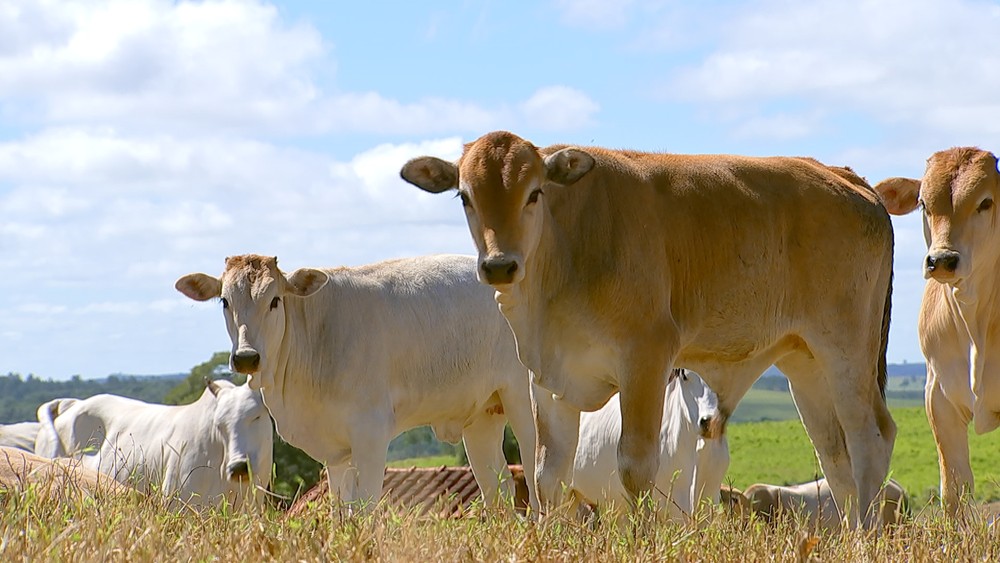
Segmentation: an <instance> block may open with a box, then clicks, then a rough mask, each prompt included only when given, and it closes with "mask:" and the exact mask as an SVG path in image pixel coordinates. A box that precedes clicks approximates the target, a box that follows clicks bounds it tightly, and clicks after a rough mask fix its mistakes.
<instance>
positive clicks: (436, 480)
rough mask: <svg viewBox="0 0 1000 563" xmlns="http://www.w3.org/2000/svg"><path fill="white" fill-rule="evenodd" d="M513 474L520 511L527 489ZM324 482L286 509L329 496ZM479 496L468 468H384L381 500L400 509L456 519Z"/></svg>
mask: <svg viewBox="0 0 1000 563" xmlns="http://www.w3.org/2000/svg"><path fill="white" fill-rule="evenodd" d="M510 470H511V473H512V474H513V475H514V485H515V499H514V504H515V508H516V509H517V510H518V511H521V512H523V511H524V510H525V509H526V507H527V505H528V490H527V487H526V485H525V481H524V470H523V468H522V467H521V466H520V465H511V466H510ZM329 490H330V489H329V483H328V482H327V479H326V478H325V477H324V478H321V479H320V482H319V483H317V484H316V486H315V487H313V488H312V489H310V490H309V491H307V492H306V493H305V494H303V495H302V496H301V497H299V499H298V500H296V501H295V503H294V504H293V505H292V507H291V508H290V509H289V510H288V515H289V516H294V515H297V514H299V513H301V512H302V511H303V510H305V508H306V506H307V504H308V503H309V502H316V501H318V500H320V499H321V498H323V497H325V496H326V495H327V494H328V493H329ZM479 497H480V493H479V485H478V484H476V478H475V477H474V476H473V475H472V468H470V467H446V466H441V467H410V468H405V469H404V468H392V467H390V468H387V469H386V471H385V479H384V481H383V482H382V500H383V502H386V503H387V504H388V505H389V506H392V507H393V508H396V509H400V510H414V511H416V512H417V513H418V514H419V515H421V516H424V515H428V514H434V515H436V516H439V517H442V518H459V517H462V516H466V515H468V513H469V507H470V506H471V505H472V503H473V502H474V501H475V500H476V499H478V498H479Z"/></svg>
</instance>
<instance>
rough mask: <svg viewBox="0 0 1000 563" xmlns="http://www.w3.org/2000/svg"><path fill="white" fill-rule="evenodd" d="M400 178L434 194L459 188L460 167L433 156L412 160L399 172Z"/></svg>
mask: <svg viewBox="0 0 1000 563" xmlns="http://www.w3.org/2000/svg"><path fill="white" fill-rule="evenodd" d="M399 175H400V177H402V178H403V179H404V180H406V181H407V182H409V183H411V184H413V185H414V186H416V187H418V188H420V189H422V190H424V191H426V192H430V193H432V194H439V193H441V192H443V191H447V190H453V189H456V188H458V167H457V166H455V164H454V163H452V162H448V161H446V160H441V159H440V158H435V157H433V156H421V157H418V158H414V159H413V160H410V161H409V162H407V163H406V164H404V165H403V168H402V169H401V170H400V171H399Z"/></svg>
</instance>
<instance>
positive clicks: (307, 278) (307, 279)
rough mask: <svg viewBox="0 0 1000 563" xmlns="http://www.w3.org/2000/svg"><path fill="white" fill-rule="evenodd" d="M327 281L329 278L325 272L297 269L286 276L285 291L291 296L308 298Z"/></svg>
mask: <svg viewBox="0 0 1000 563" xmlns="http://www.w3.org/2000/svg"><path fill="white" fill-rule="evenodd" d="M328 281H330V276H329V275H327V273H326V272H323V271H320V270H316V269H313V268H299V269H298V270H295V271H294V272H292V275H290V276H288V280H287V282H286V284H285V290H286V291H288V292H289V293H291V294H292V295H297V296H299V297H309V296H310V295H312V294H314V293H316V292H317V291H319V290H320V289H322V288H323V286H324V285H326V283H327V282H328Z"/></svg>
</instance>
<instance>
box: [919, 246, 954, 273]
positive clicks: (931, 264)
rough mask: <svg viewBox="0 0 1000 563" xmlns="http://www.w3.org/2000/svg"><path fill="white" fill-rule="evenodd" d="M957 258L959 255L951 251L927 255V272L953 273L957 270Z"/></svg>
mask: <svg viewBox="0 0 1000 563" xmlns="http://www.w3.org/2000/svg"><path fill="white" fill-rule="evenodd" d="M958 256H959V254H958V253H957V252H955V251H953V250H945V251H944V252H937V253H935V254H928V255H927V271H928V272H933V271H935V270H938V269H941V270H944V271H946V272H954V271H955V270H956V269H957V268H958Z"/></svg>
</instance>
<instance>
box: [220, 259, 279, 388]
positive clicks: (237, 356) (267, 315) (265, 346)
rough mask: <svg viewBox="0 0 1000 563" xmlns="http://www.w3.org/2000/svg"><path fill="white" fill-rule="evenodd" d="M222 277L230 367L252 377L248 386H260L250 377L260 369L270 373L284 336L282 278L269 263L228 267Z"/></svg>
mask: <svg viewBox="0 0 1000 563" xmlns="http://www.w3.org/2000/svg"><path fill="white" fill-rule="evenodd" d="M230 260H232V259H229V260H227V267H226V272H225V273H224V274H223V275H222V288H221V292H220V293H221V294H220V296H219V297H220V300H221V302H222V314H223V316H224V318H225V319H226V330H227V331H228V332H229V340H230V342H232V351H231V352H232V353H231V356H230V361H229V363H230V365H231V366H232V368H233V371H235V372H237V373H244V374H247V375H250V376H251V385H253V387H254V388H259V387H260V379H259V378H253V377H252V376H253V375H254V374H258V373H260V372H261V371H262V370H263V371H265V372H266V373H268V374H270V373H273V366H272V365H271V364H272V362H273V361H274V360H275V358H274V356H276V354H274V353H272V351H276V350H278V348H279V347H280V346H281V341H282V339H283V338H284V334H285V304H284V297H285V295H284V291H283V289H284V287H283V282H284V281H285V278H284V275H282V274H281V272H279V271H278V269H277V261H276V260H274V261H273V266H272V264H271V262H269V261H268V260H266V259H265V260H261V261H258V263H257V264H253V263H252V261H251V263H250V264H249V266H250V267H240V266H237V267H230V262H229V261H230Z"/></svg>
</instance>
